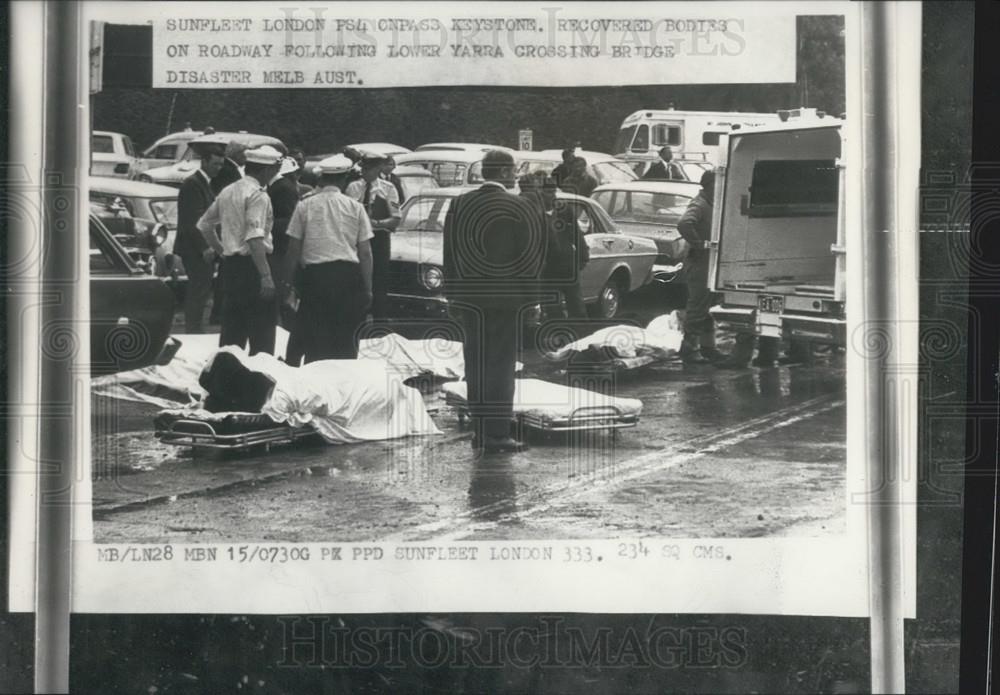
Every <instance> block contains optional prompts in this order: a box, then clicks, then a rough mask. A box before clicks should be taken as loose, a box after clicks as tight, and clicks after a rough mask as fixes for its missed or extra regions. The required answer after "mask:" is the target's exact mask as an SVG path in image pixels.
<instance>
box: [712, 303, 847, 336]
mask: <svg viewBox="0 0 1000 695" xmlns="http://www.w3.org/2000/svg"><path fill="white" fill-rule="evenodd" d="M709 311H710V313H711V314H712V318H713V319H715V322H716V323H717V324H719V325H721V326H725V327H727V328H730V329H732V330H735V331H737V332H739V333H753V334H754V335H770V332H769V331H767V329H766V327H767V326H768V323H766V322H764V323H763V324H762V322H761V321H759V320H758V317H757V310H756V309H750V308H745V307H733V306H725V305H719V306H714V307H712V308H711V309H710V310H709ZM778 320H779V322H780V334H781V337H782V338H786V339H789V340H803V341H810V342H815V343H826V344H831V345H844V343H845V341H846V335H847V322H846V321H845V320H844V319H843V318H839V317H835V316H822V315H810V314H790V313H782V314H780V315H779V316H778ZM762 325H763V326H764V328H762Z"/></svg>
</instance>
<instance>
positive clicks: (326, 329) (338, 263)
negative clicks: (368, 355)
mask: <svg viewBox="0 0 1000 695" xmlns="http://www.w3.org/2000/svg"><path fill="white" fill-rule="evenodd" d="M352 166H353V163H352V162H351V160H350V159H348V158H347V157H345V156H344V155H335V156H333V157H328V158H326V159H324V160H323V161H321V162H320V163H319V166H318V167H317V168H318V169H319V177H320V178H319V182H318V186H317V190H316V192H315V193H314V194H313V195H311V196H309V197H308V198H305V199H304V200H302V201H301V202H300V203H299V205H298V207H296V208H295V212H294V213H293V214H292V219H291V221H290V222H289V224H288V253H287V254H286V257H285V268H284V270H283V273H282V275H283V277H285V278H292V277H294V274H295V269H296V268H297V267H298V266H299V265H301V266H302V271H301V274H300V280H299V283H298V286H299V298H300V304H299V311H298V328H299V331H300V332H301V340H302V344H303V348H304V352H305V361H306V362H313V361H315V360H324V359H357V357H358V330H359V328H360V327H361V324H362V323H363V322H364V319H365V312H366V311H367V309H368V305H369V304H370V303H371V299H372V291H371V285H372V250H371V239H372V236H373V234H372V226H371V222H370V221H369V218H368V213H367V212H366V211H365V208H364V206H362V205H361V203H359V202H358V201H357V200H355V199H354V198H351V197H349V196H347V195H345V194H344V193H342V192H341V189H342V188H343V186H344V185H345V183H346V179H347V176H348V174H349V173H350V171H351V168H352ZM290 290H291V286H290V283H289V282H287V281H286V282H285V283H284V285H283V286H282V288H281V293H282V296H286V295H287V293H288V292H289V291H290Z"/></svg>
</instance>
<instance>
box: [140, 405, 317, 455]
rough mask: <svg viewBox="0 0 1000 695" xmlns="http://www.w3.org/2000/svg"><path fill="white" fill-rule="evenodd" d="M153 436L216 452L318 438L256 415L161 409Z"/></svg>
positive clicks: (306, 430) (302, 429)
mask: <svg viewBox="0 0 1000 695" xmlns="http://www.w3.org/2000/svg"><path fill="white" fill-rule="evenodd" d="M154 426H155V428H156V429H155V436H156V438H157V439H159V440H160V441H161V442H163V443H164V444H173V445H175V446H187V447H192V448H195V449H214V450H217V451H246V450H248V449H252V448H254V447H263V448H264V450H265V451H270V450H271V447H272V446H275V445H282V444H292V443H294V442H298V441H300V440H304V439H312V438H315V437H318V436H319V435H318V433H317V432H316V430H315V429H314V428H313V427H311V426H309V425H302V426H299V427H294V426H291V425H287V424H283V423H279V422H275V421H274V420H272V419H271V418H269V417H268V416H266V415H261V414H260V413H209V412H207V411H204V410H197V411H190V410H164V411H162V412H160V413H159V414H158V415H157V416H156V419H155V420H154Z"/></svg>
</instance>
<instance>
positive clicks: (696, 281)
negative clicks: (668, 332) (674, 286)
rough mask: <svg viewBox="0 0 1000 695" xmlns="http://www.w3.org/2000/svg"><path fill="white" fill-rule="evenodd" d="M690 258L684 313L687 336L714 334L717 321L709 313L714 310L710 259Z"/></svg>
mask: <svg viewBox="0 0 1000 695" xmlns="http://www.w3.org/2000/svg"><path fill="white" fill-rule="evenodd" d="M690 258H691V257H690V256H688V259H689V261H688V266H687V275H686V281H687V293H688V299H687V306H686V307H685V312H684V314H685V315H684V333H685V335H701V336H705V335H706V334H710V333H711V334H714V332H715V320H714V319H713V318H712V315H711V314H710V313H709V311H708V310H709V309H711V308H712V293H711V292H710V291H709V289H708V257H705V258H701V257H699V258H696V259H694V260H693V261H691V260H690Z"/></svg>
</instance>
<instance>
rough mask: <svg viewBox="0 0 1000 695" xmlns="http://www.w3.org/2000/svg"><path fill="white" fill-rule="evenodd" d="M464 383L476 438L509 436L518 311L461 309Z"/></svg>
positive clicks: (459, 312) (512, 403)
mask: <svg viewBox="0 0 1000 695" xmlns="http://www.w3.org/2000/svg"><path fill="white" fill-rule="evenodd" d="M457 313H458V314H459V317H458V318H459V320H460V321H461V323H462V328H463V331H464V335H463V341H462V342H463V352H464V357H465V381H466V389H467V393H466V395H467V397H468V399H467V400H468V408H469V417H470V419H471V420H472V426H473V432H474V434H475V437H476V438H477V439H478V440H479V441H482V440H483V438H499V437H508V436H510V421H511V415H512V413H513V410H514V366H515V362H516V360H517V343H518V336H519V333H518V311H517V309H506V308H504V309H494V308H475V307H463V308H462V309H461V310H459V311H458V312H457Z"/></svg>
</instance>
